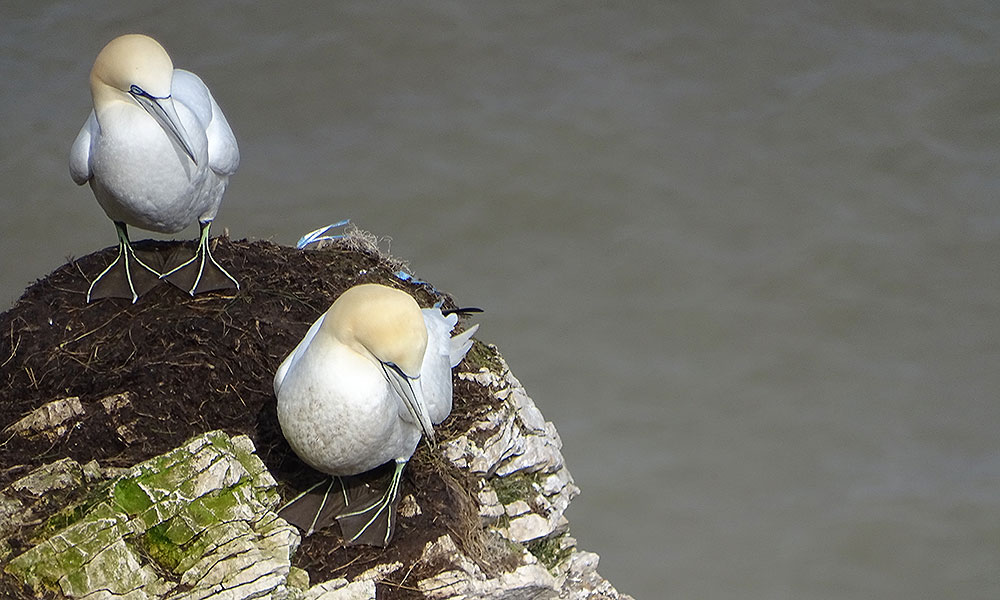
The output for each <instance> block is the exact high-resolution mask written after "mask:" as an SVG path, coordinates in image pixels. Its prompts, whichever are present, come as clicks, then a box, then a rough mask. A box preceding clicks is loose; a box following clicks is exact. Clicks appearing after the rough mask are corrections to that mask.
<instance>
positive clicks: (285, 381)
mask: <svg viewBox="0 0 1000 600" xmlns="http://www.w3.org/2000/svg"><path fill="white" fill-rule="evenodd" d="M473 310H478V309H473ZM446 312H447V311H446ZM457 322H458V315H456V314H454V312H452V313H450V314H445V312H442V311H441V309H440V308H425V309H420V307H419V306H418V305H417V302H416V300H414V299H413V297H412V296H410V295H409V294H407V293H406V292H404V291H401V290H397V289H394V288H390V287H386V286H384V285H378V284H363V285H358V286H355V287H352V288H350V289H349V290H347V291H346V292H344V293H343V294H342V295H341V296H340V297H339V298H337V300H336V301H335V302H334V303H333V305H332V306H331V307H330V308H329V310H327V311H326V312H325V313H324V314H323V315H321V316H320V317H319V318H318V319H317V320H316V322H315V323H313V324H312V327H310V328H309V331H308V332H307V333H306V335H305V337H303V339H302V341H301V342H299V344H298V345H297V346H296V347H295V349H294V350H292V352H290V353H289V354H288V356H287V357H286V358H285V360H284V361H283V362H282V363H281V365H280V366H279V367H278V370H277V372H276V373H275V376H274V393H275V396H276V397H277V400H278V410H277V412H278V422H279V424H280V425H281V431H282V433H283V434H284V436H285V439H286V440H288V444H289V445H290V446H291V447H292V450H294V451H295V453H296V454H297V455H298V456H299V458H301V459H302V460H303V461H304V462H305V463H306V464H308V465H309V466H311V467H312V468H314V469H316V470H318V471H322V472H324V473H328V474H330V475H334V476H336V477H335V479H337V480H339V477H341V476H350V475H357V474H360V473H364V472H366V471H369V470H371V469H374V468H376V467H379V466H380V465H383V464H385V463H388V462H394V463H395V470H394V472H393V475H392V479H391V481H390V483H389V486H388V489H387V490H386V491H385V492H384V494H381V496H377V497H376V498H375V501H374V502H373V503H371V504H368V505H365V506H361V507H360V508H358V507H356V506H348V507H347V509H346V512H341V513H340V514H337V515H336V517H337V519H338V521H339V522H340V526H341V530H342V532H343V534H344V539H345V540H346V542H347V543H348V544H371V545H376V544H377V545H382V546H385V545H386V544H388V543H389V540H390V538H391V537H392V532H393V528H394V526H395V513H396V509H395V505H396V501H397V498H398V495H399V483H400V477H401V475H402V472H403V468H404V467H405V466H406V463H407V462H408V461H409V460H410V457H411V456H412V455H413V452H414V451H415V450H416V448H417V445H418V443H419V442H420V439H421V436H423V437H424V438H426V439H427V440H428V441H429V442H431V443H433V441H434V425H435V424H437V423H440V422H441V421H443V420H444V419H445V417H447V416H448V414H449V413H450V412H451V405H452V386H451V370H452V368H453V367H455V366H456V365H458V363H459V362H461V361H462V358H463V357H464V356H465V354H466V353H467V352H468V350H469V348H470V347H471V346H472V340H471V337H472V334H473V333H475V332H476V330H477V329H478V327H479V326H478V325H476V326H473V327H471V328H469V329H467V330H466V331H464V332H462V333H460V334H458V335H456V336H454V337H452V335H451V331H452V329H453V328H454V327H455V325H456V324H457ZM318 485H319V484H317V486H318ZM317 486H314V488H315V487H317ZM332 486H333V480H331V483H330V485H329V487H328V488H327V491H326V496H324V497H323V499H322V503H325V502H326V498H327V496H329V495H330V490H331V489H332ZM341 489H344V488H343V485H341ZM308 491H310V490H307V492H306V493H308ZM345 493H346V492H345ZM304 495H305V493H304V494H301V495H300V496H299V497H298V498H296V499H294V500H292V502H289V503H288V504H287V505H286V506H285V507H282V509H281V511H283V510H284V509H285V508H288V507H289V506H290V505H292V504H293V503H294V502H296V500H299V499H300V498H301V497H302V496H304ZM344 504H346V498H345V502H342V503H341V506H344ZM322 510H323V505H322V504H320V506H319V508H318V509H317V510H316V511H314V513H315V515H316V516H312V514H313V513H310V515H309V516H308V517H305V518H303V519H302V520H303V521H304V523H297V524H299V525H300V526H301V527H302V528H303V529H306V530H307V531H306V535H309V534H311V533H312V532H313V530H314V528H315V527H316V523H317V518H318V517H319V514H320V512H321V511H322ZM281 511H279V514H282V516H286V515H285V513H283V512H281ZM286 518H288V517H286ZM290 520H291V519H290ZM293 522H294V521H293Z"/></svg>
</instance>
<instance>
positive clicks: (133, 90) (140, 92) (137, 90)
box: [128, 84, 147, 96]
mask: <svg viewBox="0 0 1000 600" xmlns="http://www.w3.org/2000/svg"><path fill="white" fill-rule="evenodd" d="M128 91H129V93H131V94H135V95H136V96H145V95H147V94H146V90H144V89H142V88H141V87H139V86H137V85H135V84H132V87H130V88H129V90H128Z"/></svg>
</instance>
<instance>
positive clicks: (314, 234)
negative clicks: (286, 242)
mask: <svg viewBox="0 0 1000 600" xmlns="http://www.w3.org/2000/svg"><path fill="white" fill-rule="evenodd" d="M350 222H351V220H350V219H344V220H343V221H337V222H336V223H332V224H330V225H327V226H326V227H320V228H319V229H317V230H315V231H310V232H309V233H307V234H305V235H304V236H302V237H301V238H299V241H298V242H296V243H295V247H296V248H298V249H299V250H302V249H303V248H305V247H306V246H308V245H309V244H316V243H319V242H326V241H331V240H339V239H341V238H343V237H344V236H343V235H323V234H324V233H326V232H327V231H330V230H331V229H334V228H336V227H343V226H344V225H347V224H348V223H350Z"/></svg>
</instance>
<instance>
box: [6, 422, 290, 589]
mask: <svg viewBox="0 0 1000 600" xmlns="http://www.w3.org/2000/svg"><path fill="white" fill-rule="evenodd" d="M253 450H254V448H253V443H252V442H251V441H250V439H249V438H247V437H246V436H237V437H235V438H230V437H229V436H228V435H226V434H225V433H223V432H219V431H213V432H209V433H205V434H202V435H200V436H198V437H196V438H194V439H192V440H191V441H189V442H188V443H186V444H184V445H183V446H181V447H180V448H177V449H175V450H173V451H171V452H169V453H167V454H164V455H162V456H158V457H155V458H152V459H150V460H148V461H145V462H142V463H139V464H137V465H135V466H134V467H132V468H131V469H129V470H128V471H127V473H125V474H124V475H121V476H119V477H118V478H116V479H115V480H113V481H112V482H110V485H108V486H106V487H105V488H104V490H105V497H104V498H103V500H101V501H99V502H98V503H97V504H96V505H95V506H94V507H93V508H92V509H90V510H89V511H87V512H86V514H83V515H81V518H80V520H79V521H77V522H75V523H72V524H69V525H67V526H66V527H64V528H62V529H60V530H58V531H55V532H53V533H52V534H51V535H50V536H48V537H47V539H45V540H44V541H42V542H40V543H39V544H38V545H36V546H34V547H32V548H31V549H30V550H28V551H27V552H25V553H23V554H21V555H20V556H17V557H16V558H14V559H13V560H11V561H10V563H9V564H8V565H7V571H8V572H9V573H11V574H13V575H15V576H17V577H19V578H21V579H22V580H23V581H24V582H26V583H27V584H28V585H30V586H31V587H32V588H35V589H36V590H42V589H59V590H60V591H61V592H62V593H63V594H65V595H66V596H70V597H84V596H87V595H88V594H94V593H97V592H99V591H106V592H107V593H108V594H110V595H111V596H108V597H113V596H127V597H129V598H136V599H139V598H158V597H161V596H162V595H164V594H165V593H167V592H170V591H172V590H176V588H178V586H181V587H182V588H183V589H184V590H185V592H184V594H181V595H177V596H176V597H178V598H181V597H187V598H200V597H207V596H208V595H211V594H216V593H218V592H221V591H223V590H226V589H232V588H235V587H243V588H244V590H245V591H246V592H247V594H248V595H250V594H252V593H254V592H270V591H274V590H276V589H278V588H279V587H281V586H284V580H285V577H286V576H287V574H288V568H289V565H290V556H291V553H292V552H293V551H294V548H295V547H296V546H297V545H298V533H297V531H296V530H295V529H294V528H293V527H291V526H290V525H288V524H287V523H285V522H284V521H283V520H281V519H278V518H277V515H275V514H274V512H273V510H272V509H273V508H274V506H275V505H276V504H277V502H278V496H277V491H276V490H275V486H276V483H275V481H274V479H273V478H272V477H271V475H270V473H268V471H267V470H266V469H265V468H264V464H263V463H262V462H261V461H260V459H259V458H258V457H257V456H256V455H255V454H254V453H253Z"/></svg>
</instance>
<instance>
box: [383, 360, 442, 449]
mask: <svg viewBox="0 0 1000 600" xmlns="http://www.w3.org/2000/svg"><path fill="white" fill-rule="evenodd" d="M382 371H383V372H385V378H386V379H387V380H388V381H389V385H390V386H391V387H392V389H393V390H394V391H395V392H396V395H397V396H399V399H400V400H402V401H403V404H404V405H405V406H406V410H407V411H408V412H409V413H410V416H411V417H412V418H413V420H414V421H415V422H416V423H417V424H418V425H420V429H421V430H422V431H423V433H424V437H425V438H426V439H427V442H428V443H431V444H433V443H434V425H433V424H431V417H430V414H429V413H428V412H427V404H426V403H425V402H424V394H423V390H422V389H421V387H420V381H419V380H418V377H419V376H417V377H410V376H409V375H407V374H406V373H404V372H403V370H402V369H400V368H399V367H398V366H396V365H394V364H393V363H386V362H383V363H382Z"/></svg>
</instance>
